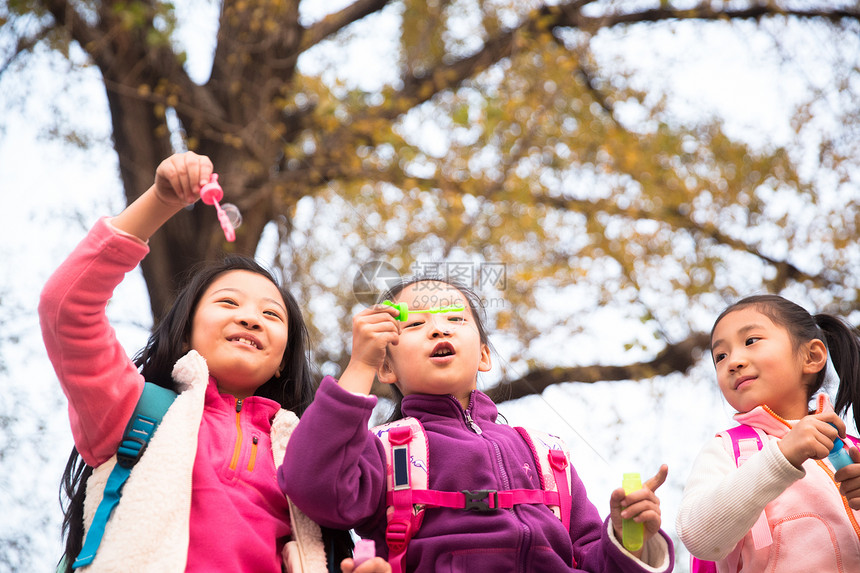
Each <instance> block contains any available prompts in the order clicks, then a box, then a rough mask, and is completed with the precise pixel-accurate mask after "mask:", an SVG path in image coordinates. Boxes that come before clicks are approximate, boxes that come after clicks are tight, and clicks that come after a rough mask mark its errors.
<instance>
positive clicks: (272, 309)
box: [190, 270, 288, 399]
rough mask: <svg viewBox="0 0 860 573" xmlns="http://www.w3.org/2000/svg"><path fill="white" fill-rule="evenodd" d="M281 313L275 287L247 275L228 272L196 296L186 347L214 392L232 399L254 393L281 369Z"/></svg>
mask: <svg viewBox="0 0 860 573" xmlns="http://www.w3.org/2000/svg"><path fill="white" fill-rule="evenodd" d="M287 332H288V327H287V311H286V307H285V305H284V299H283V297H282V296H281V293H280V291H279V290H278V287H277V286H275V284H274V283H272V282H271V281H270V280H268V279H267V278H266V277H264V276H262V275H259V274H257V273H254V272H251V271H244V270H238V271H230V272H226V273H224V274H223V275H221V276H219V277H218V278H217V279H215V280H214V281H213V282H212V284H210V285H209V287H208V288H207V289H206V291H205V292H204V293H203V296H201V297H200V300H199V301H198V302H197V306H196V309H195V311H194V318H193V320H192V324H191V341H190V343H191V348H193V349H194V350H196V351H197V352H199V353H200V355H201V356H203V357H204V358H205V359H206V363H207V366H208V367H209V373H210V374H211V375H212V376H214V377H215V379H216V380H217V382H218V389H219V390H220V391H221V392H223V393H227V394H232V395H233V396H235V397H236V398H239V399H244V398H247V397H248V396H251V395H253V394H254V392H255V391H256V390H257V388H259V387H260V386H261V385H262V384H264V383H265V382H267V381H268V380H269V379H270V378H272V376H274V375H275V373H276V371H277V370H278V369H279V368H281V367H282V364H283V361H284V352H285V350H286V347H287Z"/></svg>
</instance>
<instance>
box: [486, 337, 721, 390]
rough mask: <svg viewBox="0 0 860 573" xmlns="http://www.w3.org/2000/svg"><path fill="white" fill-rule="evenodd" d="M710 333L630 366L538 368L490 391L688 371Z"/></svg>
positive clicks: (667, 348) (536, 387)
mask: <svg viewBox="0 0 860 573" xmlns="http://www.w3.org/2000/svg"><path fill="white" fill-rule="evenodd" d="M710 342H711V336H710V334H708V333H705V332H698V333H693V334H691V335H690V336H689V337H687V338H686V339H685V340H682V341H681V342H678V343H677V344H670V345H668V346H666V348H664V349H663V350H662V351H661V352H660V353H659V354H657V356H655V357H654V359H653V360H650V361H648V362H637V363H635V364H629V365H627V366H599V365H597V366H573V367H570V368H560V367H556V368H535V369H534V370H532V371H531V372H528V373H527V374H525V375H524V376H522V377H520V378H517V379H514V380H508V381H505V382H502V383H501V384H499V385H498V386H497V387H495V388H492V389H491V390H490V391H489V392H488V393H490V394H491V395H492V397H493V399H494V400H495V401H496V403H499V402H504V401H507V400H516V399H517V398H522V397H524V396H531V395H532V394H540V393H541V392H543V391H544V390H546V389H547V388H548V387H549V386H552V385H553V384H560V383H562V382H579V383H585V384H591V383H594V382H605V381H620V380H644V379H646V378H653V377H654V376H666V375H668V374H672V373H674V372H686V371H687V370H689V369H690V368H691V367H692V366H693V364H694V363H695V361H696V359H697V356H696V355H697V353H698V352H701V351H703V350H704V349H706V348H708V346H709V345H710Z"/></svg>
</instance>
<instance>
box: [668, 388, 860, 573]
mask: <svg viewBox="0 0 860 573" xmlns="http://www.w3.org/2000/svg"><path fill="white" fill-rule="evenodd" d="M825 410H826V411H832V410H833V408H832V407H831V406H830V401H829V400H828V399H827V397H826V395H823V394H822V395H820V396H819V401H818V408H817V410H816V412H819V413H820V412H823V411H825ZM734 419H735V420H736V421H737V422H739V423H741V424H746V425H749V426H752V427H754V428H759V429H761V430H763V431H764V432H765V433H766V434H767V438H768V441H767V442H766V443H765V444H764V445H763V447H762V450H761V451H760V452H758V453H756V454H753V455H752V456H751V457H750V458H749V459H748V460H746V462H744V463H743V464H742V465H741V466H740V467H736V465H735V460H734V455H733V454H732V453H730V452H728V451H726V448H725V447H724V445H723V441H722V438H721V437H715V438H714V439H713V440H712V441H711V442H709V443H708V444H707V445H706V446H705V447H704V448H703V450H702V452H701V453H700V454H699V456H698V457H697V459H696V461H695V463H694V464H693V469H692V472H691V474H690V478H689V479H688V481H687V485H686V487H685V488H684V496H683V499H682V501H681V508H680V511H679V513H678V517H677V520H676V523H675V529H676V531H677V533H678V536H679V537H680V538H681V541H683V543H684V545H685V546H686V547H687V549H689V550H690V553H692V554H693V555H695V556H696V557H698V558H700V559H706V560H710V561H716V562H717V570H718V571H719V572H720V573H726V572H731V573H735V572H761V571H768V572H773V573H810V572H814V573H852V572H857V571H860V525H858V523H860V512H857V511H854V510H852V509H851V508H849V507H848V504H847V501H846V500H845V498H844V497H842V496H841V495H839V486H838V484H837V483H836V482H835V481H834V480H833V473H834V472H833V467H832V466H831V465H830V462H829V461H826V460H807V461H805V462H804V463H803V467H802V468H801V469H798V468H795V467H794V466H793V465H792V464H791V463H790V462H789V461H788V460H787V459H785V456H783V455H782V452H781V451H780V449H779V447H778V443H779V440H780V439H781V438H782V437H784V436H785V435H786V434H787V433H788V431H789V430H790V429H791V422H789V421H786V420H783V419H782V418H780V417H779V416H777V415H776V414H774V413H773V412H772V411H771V410H770V409H769V408H767V407H766V406H759V407H757V408H755V409H753V410H751V411H749V412H747V413H745V414H736V415H735V416H734ZM762 511H764V512H765V513H766V516H767V525H768V527H769V529H770V533H771V537H772V540H773V541H772V543H770V544H769V545H767V546H763V547H759V548H758V549H756V547H755V542H754V540H753V535H752V532H751V531H750V530H751V528H752V527H753V525H754V523H755V522H756V521H757V520H758V518H759V516H760V515H761V512H762ZM760 544H761V543H760Z"/></svg>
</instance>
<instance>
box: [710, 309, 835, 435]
mask: <svg viewBox="0 0 860 573" xmlns="http://www.w3.org/2000/svg"><path fill="white" fill-rule="evenodd" d="M711 354H712V356H713V359H714V365H715V366H716V369H717V382H718V383H719V386H720V390H721V391H722V393H723V396H725V397H726V401H727V402H728V403H729V404H730V405H731V406H732V407H733V408H734V409H735V410H737V411H738V412H749V411H750V410H752V409H753V408H755V407H756V406H760V405H767V406H768V407H769V408H770V409H771V410H773V411H774V413H776V414H777V415H779V416H780V417H782V418H784V419H786V420H797V419H800V418H802V417H803V416H805V415H807V414H808V404H809V396H808V389H809V386H810V385H811V383H812V381H813V380H814V378H815V377H816V376H817V373H818V371H820V370H821V368H823V367H824V364H825V361H826V359H827V350H826V348H825V347H824V344H823V343H822V342H821V341H820V340H818V339H814V340H812V341H809V342H807V343H804V344H801V345H800V347H799V348H798V347H796V345H795V344H793V343H792V340H791V337H790V336H789V333H788V331H787V330H786V329H785V328H783V327H782V326H780V325H778V324H775V323H774V322H773V321H772V320H771V319H770V318H768V317H767V316H766V315H764V314H762V313H761V312H759V311H758V310H756V309H755V308H754V307H751V306H748V307H744V308H741V309H739V310H735V311H732V312H730V313H728V314H726V315H725V316H724V317H723V318H722V319H720V321H719V322H718V323H717V324H716V326H715V327H714V331H713V334H712V336H711Z"/></svg>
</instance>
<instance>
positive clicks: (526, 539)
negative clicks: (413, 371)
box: [451, 392, 531, 571]
mask: <svg viewBox="0 0 860 573" xmlns="http://www.w3.org/2000/svg"><path fill="white" fill-rule="evenodd" d="M451 399H452V400H454V402H456V403H457V405H458V406H460V407H461V408H462V405H461V404H460V401H459V400H457V399H456V398H454V397H453V396H451ZM474 400H475V393H474V392H472V394H471V395H470V396H469V407H468V408H466V409H464V410H463V420H464V421H465V422H466V427H467V428H469V429H470V430H472V431H473V432H475V434H477V435H479V436H480V435H482V434H483V433H484V431H483V430H481V427H480V426H479V425H478V423H477V422H475V420H474V419H473V418H472V406H473V405H474ZM490 443H491V444H492V445H493V450H494V451H495V452H496V464H497V465H498V469H499V473H500V475H501V476H502V487H504V488H505V489H510V487H511V484H510V482H509V481H508V475H507V472H506V471H505V465H504V462H503V461H502V453H501V451H500V450H499V445H498V444H497V443H496V442H494V441H492V440H490ZM507 511H510V512H511V513H512V514H513V515H514V516H516V518H517V521H518V522H519V524H520V529H521V530H522V535H523V550H522V551H520V557H521V558H520V562H519V564H518V565H519V566H518V569H517V570H518V571H527V570H528V569H527V566H526V560H527V551H526V549H525V548H526V547H527V546H529V545H530V544H531V528H530V527H529V525H528V524H527V523H526V522H525V521H523V520H522V518H521V517H520V516H519V515H518V514H517V512H516V510H515V508H513V507H512V508H510V509H509V510H507Z"/></svg>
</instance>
